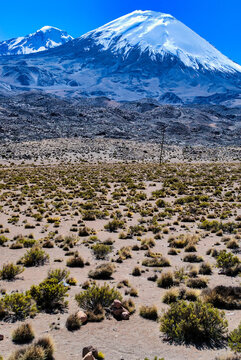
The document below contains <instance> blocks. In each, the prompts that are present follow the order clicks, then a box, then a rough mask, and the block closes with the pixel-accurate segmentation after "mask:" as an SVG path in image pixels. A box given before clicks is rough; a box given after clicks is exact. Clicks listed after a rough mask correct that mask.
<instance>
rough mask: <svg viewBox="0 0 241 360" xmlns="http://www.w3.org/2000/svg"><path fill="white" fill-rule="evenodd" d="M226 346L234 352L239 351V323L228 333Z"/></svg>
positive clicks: (240, 331) (240, 340) (240, 336)
mask: <svg viewBox="0 0 241 360" xmlns="http://www.w3.org/2000/svg"><path fill="white" fill-rule="evenodd" d="M228 346H229V347H230V349H231V350H232V351H234V352H235V353H241V323H240V324H239V326H238V328H237V329H234V330H233V331H232V332H231V333H230V334H229V339H228Z"/></svg>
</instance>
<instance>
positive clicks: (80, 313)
mask: <svg viewBox="0 0 241 360" xmlns="http://www.w3.org/2000/svg"><path fill="white" fill-rule="evenodd" d="M76 316H77V317H78V319H80V321H81V322H82V324H84V323H86V321H87V320H88V317H87V315H86V313H84V312H83V311H81V310H80V311H78V312H77V314H76Z"/></svg>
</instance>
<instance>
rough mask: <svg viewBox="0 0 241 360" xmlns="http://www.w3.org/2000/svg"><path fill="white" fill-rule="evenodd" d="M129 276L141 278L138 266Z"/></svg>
mask: <svg viewBox="0 0 241 360" xmlns="http://www.w3.org/2000/svg"><path fill="white" fill-rule="evenodd" d="M131 275H133V276H141V269H140V268H139V266H135V267H134V269H133V270H132V273H131Z"/></svg>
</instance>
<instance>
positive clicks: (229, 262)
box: [217, 250, 240, 273]
mask: <svg viewBox="0 0 241 360" xmlns="http://www.w3.org/2000/svg"><path fill="white" fill-rule="evenodd" d="M239 264H240V260H239V258H238V257H237V256H234V255H233V254H232V253H230V252H227V251H226V250H222V251H220V253H219V255H218V257H217V267H218V268H221V269H222V270H223V271H224V272H225V273H226V272H227V271H228V270H230V269H231V268H233V267H235V266H237V265H239Z"/></svg>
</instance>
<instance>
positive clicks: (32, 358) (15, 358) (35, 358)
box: [8, 345, 46, 360]
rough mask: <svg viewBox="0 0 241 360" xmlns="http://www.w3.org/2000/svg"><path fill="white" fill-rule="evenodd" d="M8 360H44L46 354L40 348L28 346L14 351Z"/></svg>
mask: <svg viewBox="0 0 241 360" xmlns="http://www.w3.org/2000/svg"><path fill="white" fill-rule="evenodd" d="M8 360H46V353H45V351H44V349H43V348H42V347H41V346H38V345H30V346H28V347H27V348H23V349H19V350H17V351H15V352H14V353H13V354H12V355H11V356H10V357H9V358H8Z"/></svg>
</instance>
